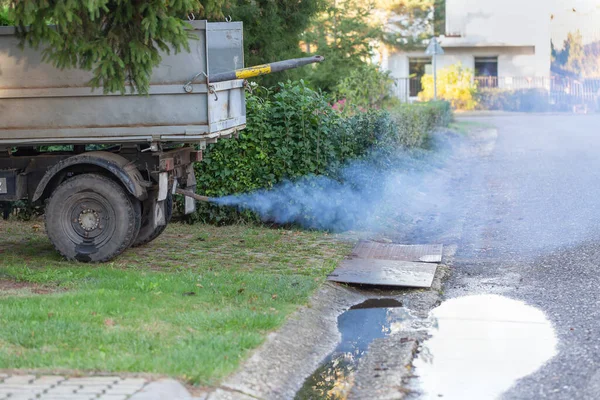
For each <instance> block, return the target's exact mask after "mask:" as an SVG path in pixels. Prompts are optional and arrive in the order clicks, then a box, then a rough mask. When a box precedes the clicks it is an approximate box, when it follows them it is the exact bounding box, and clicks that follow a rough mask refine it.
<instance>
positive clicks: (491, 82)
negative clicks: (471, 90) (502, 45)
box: [475, 57, 498, 87]
mask: <svg viewBox="0 0 600 400" xmlns="http://www.w3.org/2000/svg"><path fill="white" fill-rule="evenodd" d="M475 79H476V80H477V83H478V84H479V87H498V57H475Z"/></svg>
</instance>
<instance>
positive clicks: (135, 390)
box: [0, 374, 199, 400]
mask: <svg viewBox="0 0 600 400" xmlns="http://www.w3.org/2000/svg"><path fill="white" fill-rule="evenodd" d="M159 399H169V400H194V399H195V398H193V397H192V396H191V395H190V394H189V392H188V391H187V390H186V389H185V387H184V386H183V385H182V384H181V383H179V382H177V381H174V380H172V379H160V380H156V381H151V380H148V379H143V378H121V377H118V376H95V377H83V378H80V377H77V378H70V377H66V376H55V375H10V374H0V400H159ZM196 400H199V398H196Z"/></svg>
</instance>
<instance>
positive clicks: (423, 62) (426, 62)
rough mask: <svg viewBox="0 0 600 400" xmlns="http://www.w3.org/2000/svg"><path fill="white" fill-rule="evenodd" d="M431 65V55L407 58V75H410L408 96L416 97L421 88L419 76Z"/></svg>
mask: <svg viewBox="0 0 600 400" xmlns="http://www.w3.org/2000/svg"><path fill="white" fill-rule="evenodd" d="M430 66H431V57H414V58H409V59H408V75H409V77H410V97H416V96H418V95H419V92H421V91H422V90H423V86H422V85H421V78H423V75H425V74H426V72H427V69H428V68H429V67H430Z"/></svg>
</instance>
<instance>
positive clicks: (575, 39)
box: [551, 31, 585, 77]
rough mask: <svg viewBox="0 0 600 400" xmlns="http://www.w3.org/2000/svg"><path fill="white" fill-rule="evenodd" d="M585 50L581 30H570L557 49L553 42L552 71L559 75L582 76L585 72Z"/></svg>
mask: <svg viewBox="0 0 600 400" xmlns="http://www.w3.org/2000/svg"><path fill="white" fill-rule="evenodd" d="M584 65H585V52H584V47H583V37H582V36H581V32H579V31H576V32H570V33H569V34H568V35H567V38H566V39H565V41H564V43H563V48H562V49H561V50H557V49H556V48H555V47H554V43H552V67H551V68H552V72H554V73H556V74H558V75H571V76H576V77H578V76H581V75H582V74H583V72H584Z"/></svg>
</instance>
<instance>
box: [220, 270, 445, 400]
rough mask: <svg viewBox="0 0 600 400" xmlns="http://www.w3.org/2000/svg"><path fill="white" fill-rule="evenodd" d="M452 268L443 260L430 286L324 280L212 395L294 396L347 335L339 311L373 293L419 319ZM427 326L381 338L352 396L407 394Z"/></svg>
mask: <svg viewBox="0 0 600 400" xmlns="http://www.w3.org/2000/svg"><path fill="white" fill-rule="evenodd" d="M447 270H448V269H447V267H445V266H443V265H441V266H440V267H439V268H438V272H437V274H436V277H435V279H434V284H433V286H432V288H431V289H430V290H395V291H392V292H390V291H380V290H373V291H363V290H358V289H355V288H352V287H347V286H343V285H338V284H334V283H326V284H324V285H323V286H322V287H321V288H320V289H319V290H318V292H317V293H316V294H315V295H314V296H313V298H312V299H311V302H310V304H309V306H307V307H304V308H302V309H301V310H299V311H297V312H296V313H295V314H293V315H292V316H291V317H290V319H289V320H288V321H287V322H286V323H285V324H284V326H283V327H282V328H281V329H280V330H279V331H277V332H274V333H272V334H270V335H269V336H268V337H267V340H266V342H265V343H264V344H263V345H262V346H261V347H260V348H259V349H258V350H257V351H255V352H254V354H253V355H252V356H251V357H250V358H249V359H248V360H247V361H246V362H245V363H244V364H243V365H242V367H241V368H240V370H239V371H238V372H237V373H235V374H234V375H233V376H231V377H230V378H228V379H227V380H226V381H225V382H224V383H223V384H222V385H221V386H220V387H219V388H218V389H217V390H216V391H214V392H213V393H211V394H210V395H209V396H208V399H209V400H249V399H269V400H271V399H272V400H279V399H281V400H284V399H285V400H288V399H293V398H294V396H295V395H296V393H297V392H298V390H299V389H300V388H301V387H302V385H303V383H304V380H305V379H306V378H307V377H308V376H310V375H311V374H312V373H313V371H315V370H316V369H317V368H318V367H319V366H320V364H321V362H322V361H323V360H324V359H325V358H326V357H327V356H328V355H329V354H330V353H331V352H332V351H333V350H334V349H335V348H336V346H337V345H338V343H339V341H340V339H341V335H340V333H339V331H338V316H339V315H340V314H342V313H343V312H345V311H346V310H348V309H349V308H350V307H352V306H354V305H356V304H359V303H362V302H364V301H366V300H368V299H373V298H393V299H396V300H398V301H400V302H401V303H402V304H403V307H404V308H406V309H408V310H409V311H410V312H411V314H413V315H415V316H416V317H417V318H426V317H427V314H428V312H429V310H431V309H432V308H433V307H435V306H436V305H437V304H438V303H439V301H440V297H441V295H440V293H441V285H442V280H443V278H444V277H445V276H446V274H447ZM425 337H426V334H425V333H424V331H415V330H413V329H410V330H407V331H403V330H400V331H396V332H394V333H393V334H391V335H390V336H388V337H386V338H382V339H376V340H375V341H374V342H372V343H371V345H370V347H369V351H368V353H367V354H366V355H365V356H364V357H363V358H362V359H361V360H360V362H359V363H358V370H357V371H356V373H355V376H354V385H353V387H352V389H351V391H350V393H349V396H348V397H349V398H350V399H373V398H377V399H398V398H402V397H403V396H404V394H405V391H404V389H403V384H402V380H403V379H404V378H405V377H407V376H408V375H409V374H410V364H411V362H412V359H413V355H414V353H415V351H416V349H417V345H418V343H419V341H420V340H423V339H425Z"/></svg>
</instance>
